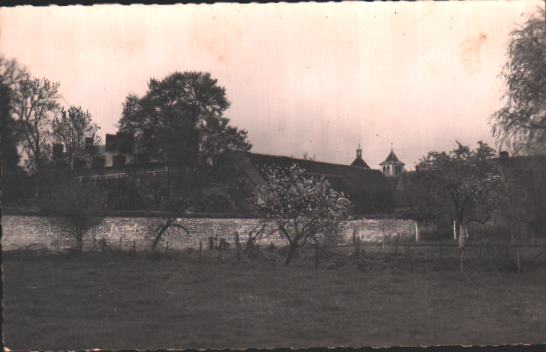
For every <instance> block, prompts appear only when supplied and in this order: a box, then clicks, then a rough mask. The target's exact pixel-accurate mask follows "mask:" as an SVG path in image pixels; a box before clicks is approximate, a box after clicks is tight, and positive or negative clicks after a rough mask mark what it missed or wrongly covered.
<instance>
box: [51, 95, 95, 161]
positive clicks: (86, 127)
mask: <svg viewBox="0 0 546 352" xmlns="http://www.w3.org/2000/svg"><path fill="white" fill-rule="evenodd" d="M99 128H100V127H99V126H98V125H97V124H95V123H93V121H92V119H91V114H90V113H89V112H88V111H84V110H83V109H82V108H81V107H75V106H71V107H69V108H68V109H64V108H62V109H61V110H60V113H59V114H57V115H56V116H55V117H54V118H53V121H52V132H51V135H52V139H53V141H54V142H55V143H60V144H62V145H63V146H64V147H65V149H66V162H67V163H68V165H72V162H73V161H74V158H76V157H78V156H80V155H81V154H83V152H84V148H85V139H86V138H93V141H94V142H95V143H98V142H100V137H99V135H98V134H97V131H98V130H99Z"/></svg>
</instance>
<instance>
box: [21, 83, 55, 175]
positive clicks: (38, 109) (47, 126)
mask: <svg viewBox="0 0 546 352" xmlns="http://www.w3.org/2000/svg"><path fill="white" fill-rule="evenodd" d="M58 90H59V83H55V82H51V81H49V80H48V79H46V78H42V79H38V78H28V77H27V78H24V79H22V80H21V81H20V82H19V89H18V94H16V97H15V99H14V101H13V103H12V108H13V114H14V116H15V118H16V122H17V124H18V127H19V129H20V130H21V133H22V138H23V146H24V149H25V151H26V152H27V153H28V157H29V169H31V170H33V171H36V172H39V171H40V169H41V168H42V167H43V166H44V164H45V162H46V160H47V157H48V149H49V140H50V131H51V120H52V118H53V116H54V115H55V114H56V113H57V112H58V110H59V103H58V102H57V99H58V98H59V92H58Z"/></svg>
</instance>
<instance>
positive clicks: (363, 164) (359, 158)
mask: <svg viewBox="0 0 546 352" xmlns="http://www.w3.org/2000/svg"><path fill="white" fill-rule="evenodd" d="M351 166H354V167H360V168H364V169H369V168H370V167H369V166H368V164H366V162H365V161H364V159H362V149H361V148H360V143H359V144H358V147H357V148H356V158H355V160H354V161H353V162H352V163H351Z"/></svg>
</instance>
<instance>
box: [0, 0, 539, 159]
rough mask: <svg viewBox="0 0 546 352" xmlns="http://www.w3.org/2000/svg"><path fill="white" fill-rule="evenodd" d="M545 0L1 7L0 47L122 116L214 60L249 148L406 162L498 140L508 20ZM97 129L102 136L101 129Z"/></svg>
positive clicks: (108, 114)
mask: <svg viewBox="0 0 546 352" xmlns="http://www.w3.org/2000/svg"><path fill="white" fill-rule="evenodd" d="M540 6H544V4H543V2H542V1H507V2H502V1H483V2H479V1H478V2H470V1H465V2H457V3H455V2H440V3H436V2H435V3H432V2H421V3H356V2H350V3H322V4H320V3H319V4H316V3H299V4H298V3H295V4H261V5H260V4H215V5H174V6H142V5H132V6H118V5H101V6H92V7H90V6H74V7H57V6H51V7H35V8H33V7H28V6H26V7H16V8H2V9H0V53H2V54H3V55H4V56H6V57H8V58H15V59H17V60H18V61H19V62H20V63H21V64H23V65H24V66H26V67H27V68H28V69H29V71H30V72H31V73H32V74H33V75H35V76H39V77H42V76H44V77H47V78H49V79H51V80H54V81H59V82H60V83H61V93H62V96H63V103H64V104H66V105H77V106H82V107H83V108H85V109H87V110H89V112H90V113H91V114H92V115H93V119H94V120H95V121H96V122H97V123H98V124H99V126H100V127H101V135H102V136H104V134H105V133H112V132H115V131H116V130H117V128H116V124H117V121H118V120H119V118H120V115H121V110H122V103H123V101H124V98H125V97H126V96H127V94H128V93H130V92H133V93H136V94H138V95H142V94H143V93H144V92H145V91H146V84H147V81H148V80H149V78H151V77H155V78H162V77H164V76H166V75H168V74H169V73H171V72H173V71H185V70H199V71H209V72H211V74H212V75H213V76H214V77H216V78H217V79H218V80H219V82H220V84H221V85H223V86H225V87H226V90H227V95H228V98H229V100H230V101H231V103H232V105H231V108H230V109H229V110H228V111H227V116H228V117H230V118H231V120H232V123H233V124H234V125H236V126H237V127H240V128H243V129H246V130H248V131H249V138H250V140H251V142H252V143H253V145H254V147H253V150H254V151H255V152H261V153H268V154H279V155H293V156H296V157H301V156H302V155H303V153H305V152H307V153H309V154H310V155H315V156H316V159H317V160H321V161H328V162H336V163H343V164H347V163H350V162H351V161H352V160H353V159H354V154H355V149H356V146H357V144H358V143H360V144H361V146H362V149H363V156H364V159H365V160H366V161H367V162H368V163H369V164H370V165H371V166H372V167H378V164H379V163H380V162H381V161H382V160H383V159H384V158H385V157H386V156H387V154H388V153H389V151H390V146H391V143H393V145H394V150H395V152H396V153H397V154H398V156H399V158H400V159H401V160H402V161H404V162H405V163H406V164H408V166H409V167H410V168H411V167H413V165H414V164H415V162H416V161H417V160H418V159H419V158H420V157H421V156H423V155H424V154H426V152H428V151H430V150H447V149H451V148H453V147H454V145H455V140H459V141H461V142H463V143H466V144H475V143H476V142H477V141H478V140H484V141H487V142H490V143H493V139H492V137H491V133H490V127H489V124H488V117H489V116H490V115H491V114H492V113H493V112H494V111H495V110H496V109H498V108H499V107H500V106H501V100H500V98H501V96H502V91H503V89H502V87H503V85H502V80H501V79H500V78H499V77H498V75H499V73H500V70H501V66H502V65H503V63H504V62H505V59H506V58H505V51H506V45H507V42H508V38H509V32H510V31H511V30H513V29H515V28H516V27H517V26H518V25H520V24H522V23H523V22H524V21H525V19H526V18H527V17H528V16H529V14H531V13H533V12H535V11H536V9H537V8H539V7H540ZM103 138H104V137H103Z"/></svg>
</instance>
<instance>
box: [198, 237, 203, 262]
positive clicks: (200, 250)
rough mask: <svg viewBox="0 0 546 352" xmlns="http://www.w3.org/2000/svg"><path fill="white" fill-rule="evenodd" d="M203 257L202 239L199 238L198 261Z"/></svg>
mask: <svg viewBox="0 0 546 352" xmlns="http://www.w3.org/2000/svg"><path fill="white" fill-rule="evenodd" d="M202 259H203V241H202V240H199V263H201V260H202Z"/></svg>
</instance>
